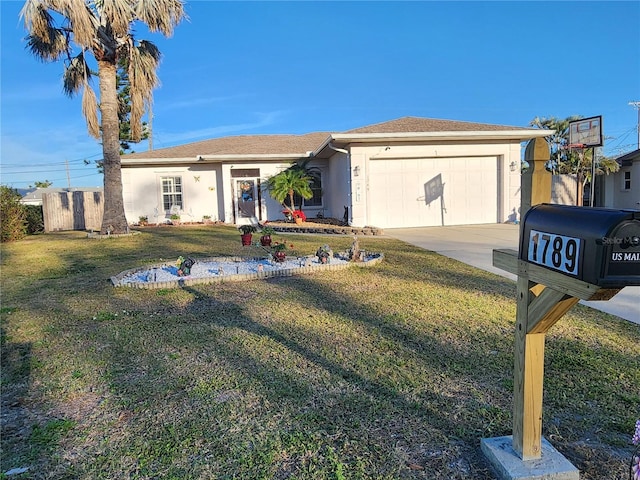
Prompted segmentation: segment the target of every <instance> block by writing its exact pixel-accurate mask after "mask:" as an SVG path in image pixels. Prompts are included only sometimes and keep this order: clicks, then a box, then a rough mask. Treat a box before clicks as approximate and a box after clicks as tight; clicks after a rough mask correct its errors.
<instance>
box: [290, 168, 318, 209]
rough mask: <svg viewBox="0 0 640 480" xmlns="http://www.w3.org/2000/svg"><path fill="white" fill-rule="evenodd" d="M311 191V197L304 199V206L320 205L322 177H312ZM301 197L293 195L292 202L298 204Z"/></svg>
mask: <svg viewBox="0 0 640 480" xmlns="http://www.w3.org/2000/svg"><path fill="white" fill-rule="evenodd" d="M309 186H310V187H311V191H312V192H313V197H311V198H309V199H305V200H304V203H303V205H304V206H305V207H321V206H322V178H320V176H318V177H317V178H315V179H313V181H312V182H311V184H310V185H309ZM301 200H302V197H301V196H300V195H294V197H293V202H294V203H295V205H300V201H301Z"/></svg>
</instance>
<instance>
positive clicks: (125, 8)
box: [99, 0, 135, 38]
mask: <svg viewBox="0 0 640 480" xmlns="http://www.w3.org/2000/svg"><path fill="white" fill-rule="evenodd" d="M99 3H100V5H99V11H100V15H101V17H102V21H103V23H106V24H108V25H109V26H110V27H111V30H112V31H113V33H114V36H116V37H120V38H124V37H126V36H127V34H128V33H129V26H130V24H131V22H132V21H133V20H134V18H135V12H134V9H133V5H132V4H131V1H130V0H101V1H100V2H99Z"/></svg>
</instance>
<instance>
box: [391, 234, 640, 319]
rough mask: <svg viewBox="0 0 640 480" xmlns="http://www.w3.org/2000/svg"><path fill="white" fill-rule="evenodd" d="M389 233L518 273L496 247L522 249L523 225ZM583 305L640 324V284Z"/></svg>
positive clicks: (483, 265)
mask: <svg viewBox="0 0 640 480" xmlns="http://www.w3.org/2000/svg"><path fill="white" fill-rule="evenodd" d="M384 233H385V235H388V236H389V237H393V238H397V239H398V240H402V241H403V242H407V243H410V244H412V245H416V246H417V247H420V248H424V249H426V250H431V251H434V252H437V253H439V254H441V255H444V256H446V257H449V258H453V259H455V260H459V261H461V262H463V263H466V264H469V265H472V266H474V267H477V268H480V269H482V270H485V271H487V272H492V273H495V274H497V275H501V276H503V277H506V278H510V279H511V280H514V281H515V280H516V276H515V275H512V274H510V273H507V272H505V271H504V270H499V269H497V268H495V267H494V266H493V250H494V249H497V248H511V249H513V250H518V235H519V227H518V225H513V224H490V225H461V226H455V227H422V228H389V229H385V231H384ZM580 303H582V304H583V305H587V306H589V307H592V308H595V309H596V310H600V311H602V312H606V313H610V314H612V315H616V316H618V317H620V318H624V319H626V320H629V321H632V322H635V323H638V324H640V287H625V288H623V289H622V290H621V291H620V292H619V293H618V294H617V295H616V296H615V297H613V298H612V299H611V300H608V301H601V302H586V301H582V300H581V301H580Z"/></svg>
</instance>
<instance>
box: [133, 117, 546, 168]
mask: <svg viewBox="0 0 640 480" xmlns="http://www.w3.org/2000/svg"><path fill="white" fill-rule="evenodd" d="M551 133H552V131H551V130H541V129H532V128H523V127H512V126H505V125H493V124H488V123H473V122H459V121H454V120H438V119H433V118H420V117H403V118H399V119H396V120H391V121H388V122H383V123H376V124H373V125H368V126H365V127H360V128H356V129H353V130H347V131H345V132H337V133H331V132H315V133H307V134H304V135H239V136H233V137H222V138H214V139H211V140H203V141H200V142H194V143H188V144H186V145H178V146H175V147H168V148H161V149H158V150H152V151H147V152H140V153H132V154H130V155H126V156H124V157H122V163H123V165H124V166H126V165H136V164H137V165H141V164H144V163H154V162H156V161H160V162H163V161H167V160H171V161H173V162H174V163H192V162H194V161H202V160H204V161H222V160H234V161H235V160H256V159H271V160H276V159H278V160H295V159H299V158H305V157H310V156H312V155H319V154H320V153H321V152H323V154H324V155H328V154H330V151H329V150H331V147H332V145H334V144H335V145H341V146H346V145H348V144H349V143H351V142H359V143H367V142H380V141H384V142H391V141H414V142H415V141H456V140H466V141H477V140H509V141H514V140H528V139H530V138H535V137H544V136H546V135H549V134H551ZM312 152H313V153H312Z"/></svg>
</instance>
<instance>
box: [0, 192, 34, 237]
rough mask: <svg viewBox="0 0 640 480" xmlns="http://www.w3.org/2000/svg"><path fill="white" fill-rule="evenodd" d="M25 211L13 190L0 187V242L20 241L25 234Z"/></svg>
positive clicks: (18, 195) (17, 194)
mask: <svg viewBox="0 0 640 480" xmlns="http://www.w3.org/2000/svg"><path fill="white" fill-rule="evenodd" d="M25 217H26V210H25V209H24V206H23V205H22V204H20V194H19V193H18V191H17V190H16V189H15V188H10V187H7V186H5V185H0V241H2V242H11V241H14V240H20V239H21V238H23V237H24V236H25V235H26V233H27V228H26V219H25Z"/></svg>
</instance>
